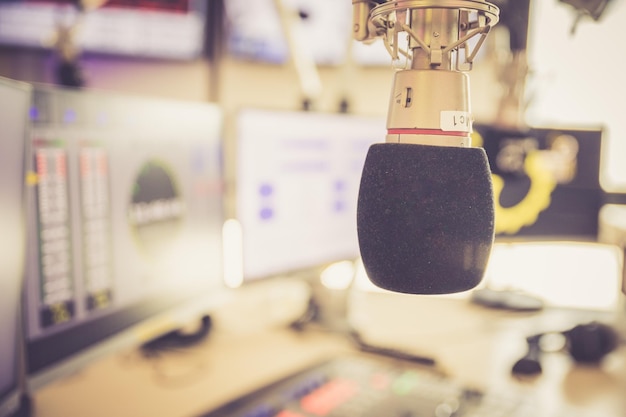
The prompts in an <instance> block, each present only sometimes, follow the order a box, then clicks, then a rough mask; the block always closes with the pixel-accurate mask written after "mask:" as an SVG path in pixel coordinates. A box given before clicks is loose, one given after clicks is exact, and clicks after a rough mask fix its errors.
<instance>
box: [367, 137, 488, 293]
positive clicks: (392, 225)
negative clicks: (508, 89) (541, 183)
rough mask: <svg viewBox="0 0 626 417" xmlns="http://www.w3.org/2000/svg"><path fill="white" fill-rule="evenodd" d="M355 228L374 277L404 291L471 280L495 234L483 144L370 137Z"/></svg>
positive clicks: (451, 288) (463, 285)
mask: <svg viewBox="0 0 626 417" xmlns="http://www.w3.org/2000/svg"><path fill="white" fill-rule="evenodd" d="M357 229H358V238H359V247H360V251H361V258H362V260H363V265H364V267H365V270H366V272H367V275H368V276H369V278H370V280H371V281H372V282H373V283H374V284H375V285H377V286H379V287H381V288H384V289H387V290H391V291H395V292H401V293H409V294H446V293H455V292H460V291H465V290H469V289H471V288H474V287H475V286H476V285H478V284H479V283H480V281H481V280H482V277H483V274H484V272H485V268H486V265H487V261H488V258H489V254H490V252H491V247H492V245H493V239H494V200H493V187H492V181H491V171H490V169H489V162H488V160H487V155H486V153H485V151H484V150H483V149H482V148H460V147H440V146H428V145H415V144H401V143H379V144H375V145H372V146H371V147H370V149H369V151H368V154H367V158H366V161H365V165H364V168H363V174H362V177H361V186H360V189H359V199H358V208H357Z"/></svg>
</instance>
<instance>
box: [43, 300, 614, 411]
mask: <svg viewBox="0 0 626 417" xmlns="http://www.w3.org/2000/svg"><path fill="white" fill-rule="evenodd" d="M239 307H241V305H240V306H239ZM246 308H249V306H248V307H246ZM244 310H245V308H244ZM350 311H351V313H350V317H351V321H352V323H353V325H354V326H355V328H357V329H358V330H359V331H361V332H362V334H363V336H364V338H365V339H366V340H367V341H369V342H370V343H373V344H378V345H386V346H392V347H396V348H402V349H405V350H408V351H411V352H413V353H420V354H424V355H430V356H433V357H435V358H436V359H437V362H438V364H439V365H440V367H441V368H442V369H443V370H444V371H446V372H447V373H448V374H449V375H450V376H451V377H452V378H454V379H456V380H458V381H459V382H461V383H463V384H466V385H470V386H473V387H476V388H481V389H497V390H500V391H501V390H515V391H520V392H527V393H529V394H530V393H532V395H534V396H536V398H537V401H538V402H539V403H540V404H541V407H542V409H544V410H545V411H546V416H564V415H568V416H569V415H571V414H564V413H563V412H562V411H561V410H576V411H579V412H580V414H579V415H581V416H603V417H613V416H614V417H623V416H624V415H625V413H626V398H625V397H626V396H625V395H624V393H626V348H625V347H623V346H622V347H621V348H619V349H618V350H617V351H615V352H613V353H611V354H610V355H609V356H608V357H607V358H606V359H605V361H603V363H602V366H600V367H594V366H581V365H575V364H574V363H573V362H572V360H571V359H570V358H569V357H568V356H567V355H565V354H563V353H551V354H546V355H544V360H543V362H542V365H543V369H544V372H543V374H542V375H541V376H539V377H536V378H532V379H526V380H521V379H517V378H514V377H512V376H511V373H510V369H511V365H512V364H513V363H514V362H515V360H517V359H518V358H519V357H520V356H521V355H522V354H523V353H524V352H525V351H526V342H525V336H527V335H529V334H535V333H539V332H542V331H548V330H553V331H554V330H565V329H567V328H570V327H571V326H573V325H575V324H579V323H583V322H586V321H590V320H592V319H596V318H602V319H604V318H605V317H604V316H602V317H598V316H597V315H596V314H592V313H589V312H577V311H559V310H547V311H543V312H540V313H512V312H508V313H507V312H501V311H497V310H489V309H486V308H483V307H479V306H476V305H472V304H470V303H468V302H467V301H466V300H462V299H448V298H439V297H416V296H400V295H396V294H371V293H370V294H363V293H362V294H357V295H355V296H354V297H353V299H352V303H351V308H350ZM245 313H249V311H238V307H237V306H236V305H235V306H234V307H233V306H232V305H231V306H230V307H229V308H227V309H226V310H224V311H221V312H217V313H216V326H215V331H214V333H213V334H211V335H210V337H209V338H208V339H207V340H206V341H205V342H203V343H202V344H200V345H197V346H194V347H193V348H190V349H188V350H185V351H181V352H170V353H167V354H164V355H162V356H159V357H154V358H145V357H143V356H141V355H140V354H139V353H138V352H137V351H126V352H121V353H119V354H116V355H114V356H110V357H107V358H104V359H102V360H101V361H99V362H97V363H94V364H92V365H91V366H89V367H87V368H85V369H83V370H82V371H80V372H79V373H77V374H75V375H72V376H70V377H67V378H65V379H63V380H59V381H56V382H54V383H53V384H51V385H48V386H46V387H44V388H42V389H41V390H39V391H38V392H36V393H35V396H34V400H35V417H61V416H62V417H72V416H81V417H82V416H91V417H98V416H106V417H110V416H116V417H123V416H133V417H137V416H151V417H158V416H168V417H179V416H180V417H190V416H197V415H199V414H202V413H204V412H206V411H208V410H210V409H213V408H217V407H218V406H219V405H220V404H223V403H224V402H227V401H229V400H232V399H235V398H237V397H238V396H241V395H243V394H245V393H247V392H249V391H251V390H254V389H256V388H259V387H261V386H262V385H264V384H266V383H268V382H271V381H273V380H275V379H278V378H280V377H283V376H286V375H288V374H290V373H292V372H294V371H296V370H299V369H302V368H304V367H306V366H308V365H311V364H314V363H317V362H319V361H321V360H323V359H325V358H329V357H332V356H335V355H337V354H341V353H347V352H353V351H354V346H353V345H352V344H351V343H349V341H348V340H347V339H346V338H344V337H342V336H340V335H337V334H334V333H329V332H323V331H317V330H306V331H304V332H301V333H297V332H294V331H291V330H288V329H287V328H286V327H285V326H284V325H282V324H281V322H280V320H278V322H276V321H271V320H266V321H265V322H262V321H259V320H258V318H257V320H256V322H255V325H254V326H250V325H245V322H244V321H243V316H244V315H245ZM259 314H260V312H259ZM236 316H241V317H242V318H241V319H235V318H233V317H236ZM221 319H223V320H221ZM236 320H241V321H240V322H239V323H240V324H241V325H240V326H237V325H236Z"/></svg>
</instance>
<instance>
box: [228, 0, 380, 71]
mask: <svg viewBox="0 0 626 417" xmlns="http://www.w3.org/2000/svg"><path fill="white" fill-rule="evenodd" d="M284 3H285V8H286V10H288V11H290V12H292V13H296V14H297V15H298V16H299V18H300V19H299V21H298V22H297V23H298V29H297V30H295V31H294V39H295V40H296V42H297V43H298V48H300V49H305V53H308V54H310V56H311V58H312V59H313V61H314V62H315V63H316V64H318V65H323V66H336V65H342V64H343V63H345V62H346V58H347V54H348V53H350V54H351V55H352V60H353V61H354V63H356V64H360V65H365V66H390V65H391V63H392V60H391V57H390V56H389V53H388V52H387V49H386V48H385V46H384V44H383V42H382V40H381V39H378V40H376V41H374V42H368V43H367V44H365V43H363V42H357V41H355V40H353V39H352V32H351V28H352V5H351V4H350V2H349V1H336V0H290V1H285V2H284ZM224 6H225V12H226V14H225V18H226V25H225V26H226V49H227V51H228V52H229V53H230V54H231V55H232V56H234V57H235V58H239V59H246V60H252V61H259V62H266V63H272V64H283V63H285V62H287V61H288V59H289V55H290V53H289V42H288V40H287V37H286V36H285V33H286V32H285V30H286V29H285V27H284V26H283V23H282V22H281V18H280V13H279V11H278V10H277V8H276V4H275V2H274V1H273V0H256V1H254V2H250V1H246V0H228V1H225V2H224Z"/></svg>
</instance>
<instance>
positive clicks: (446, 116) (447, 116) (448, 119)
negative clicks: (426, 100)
mask: <svg viewBox="0 0 626 417" xmlns="http://www.w3.org/2000/svg"><path fill="white" fill-rule="evenodd" d="M472 121H473V120H472V114H471V113H469V112H466V111H452V110H443V111H442V112H441V113H440V115H439V124H440V126H441V130H443V131H445V132H471V131H472Z"/></svg>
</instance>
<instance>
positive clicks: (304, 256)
mask: <svg viewBox="0 0 626 417" xmlns="http://www.w3.org/2000/svg"><path fill="white" fill-rule="evenodd" d="M236 131H237V134H236V139H237V140H236V148H237V151H236V166H237V168H236V171H237V177H236V178H237V187H236V188H237V192H236V216H237V219H238V220H239V222H240V224H241V230H242V257H243V279H244V281H251V280H255V279H258V278H263V277H270V276H275V275H278V274H286V273H289V272H295V271H299V270H300V271H301V270H303V269H306V268H313V267H320V266H322V265H324V264H329V263H331V262H334V261H339V260H355V259H357V258H358V257H359V247H358V239H357V233H356V205H357V197H358V190H359V183H360V179H361V171H362V168H363V164H364V162H365V156H366V154H367V150H368V148H369V146H370V145H371V144H372V143H375V142H381V141H383V140H384V138H385V133H386V129H385V120H384V119H382V118H376V117H365V116H356V115H345V114H332V113H315V112H295V111H294V112H289V111H271V110H256V109H246V110H242V111H241V112H240V113H239V114H238V117H237V123H236Z"/></svg>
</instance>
